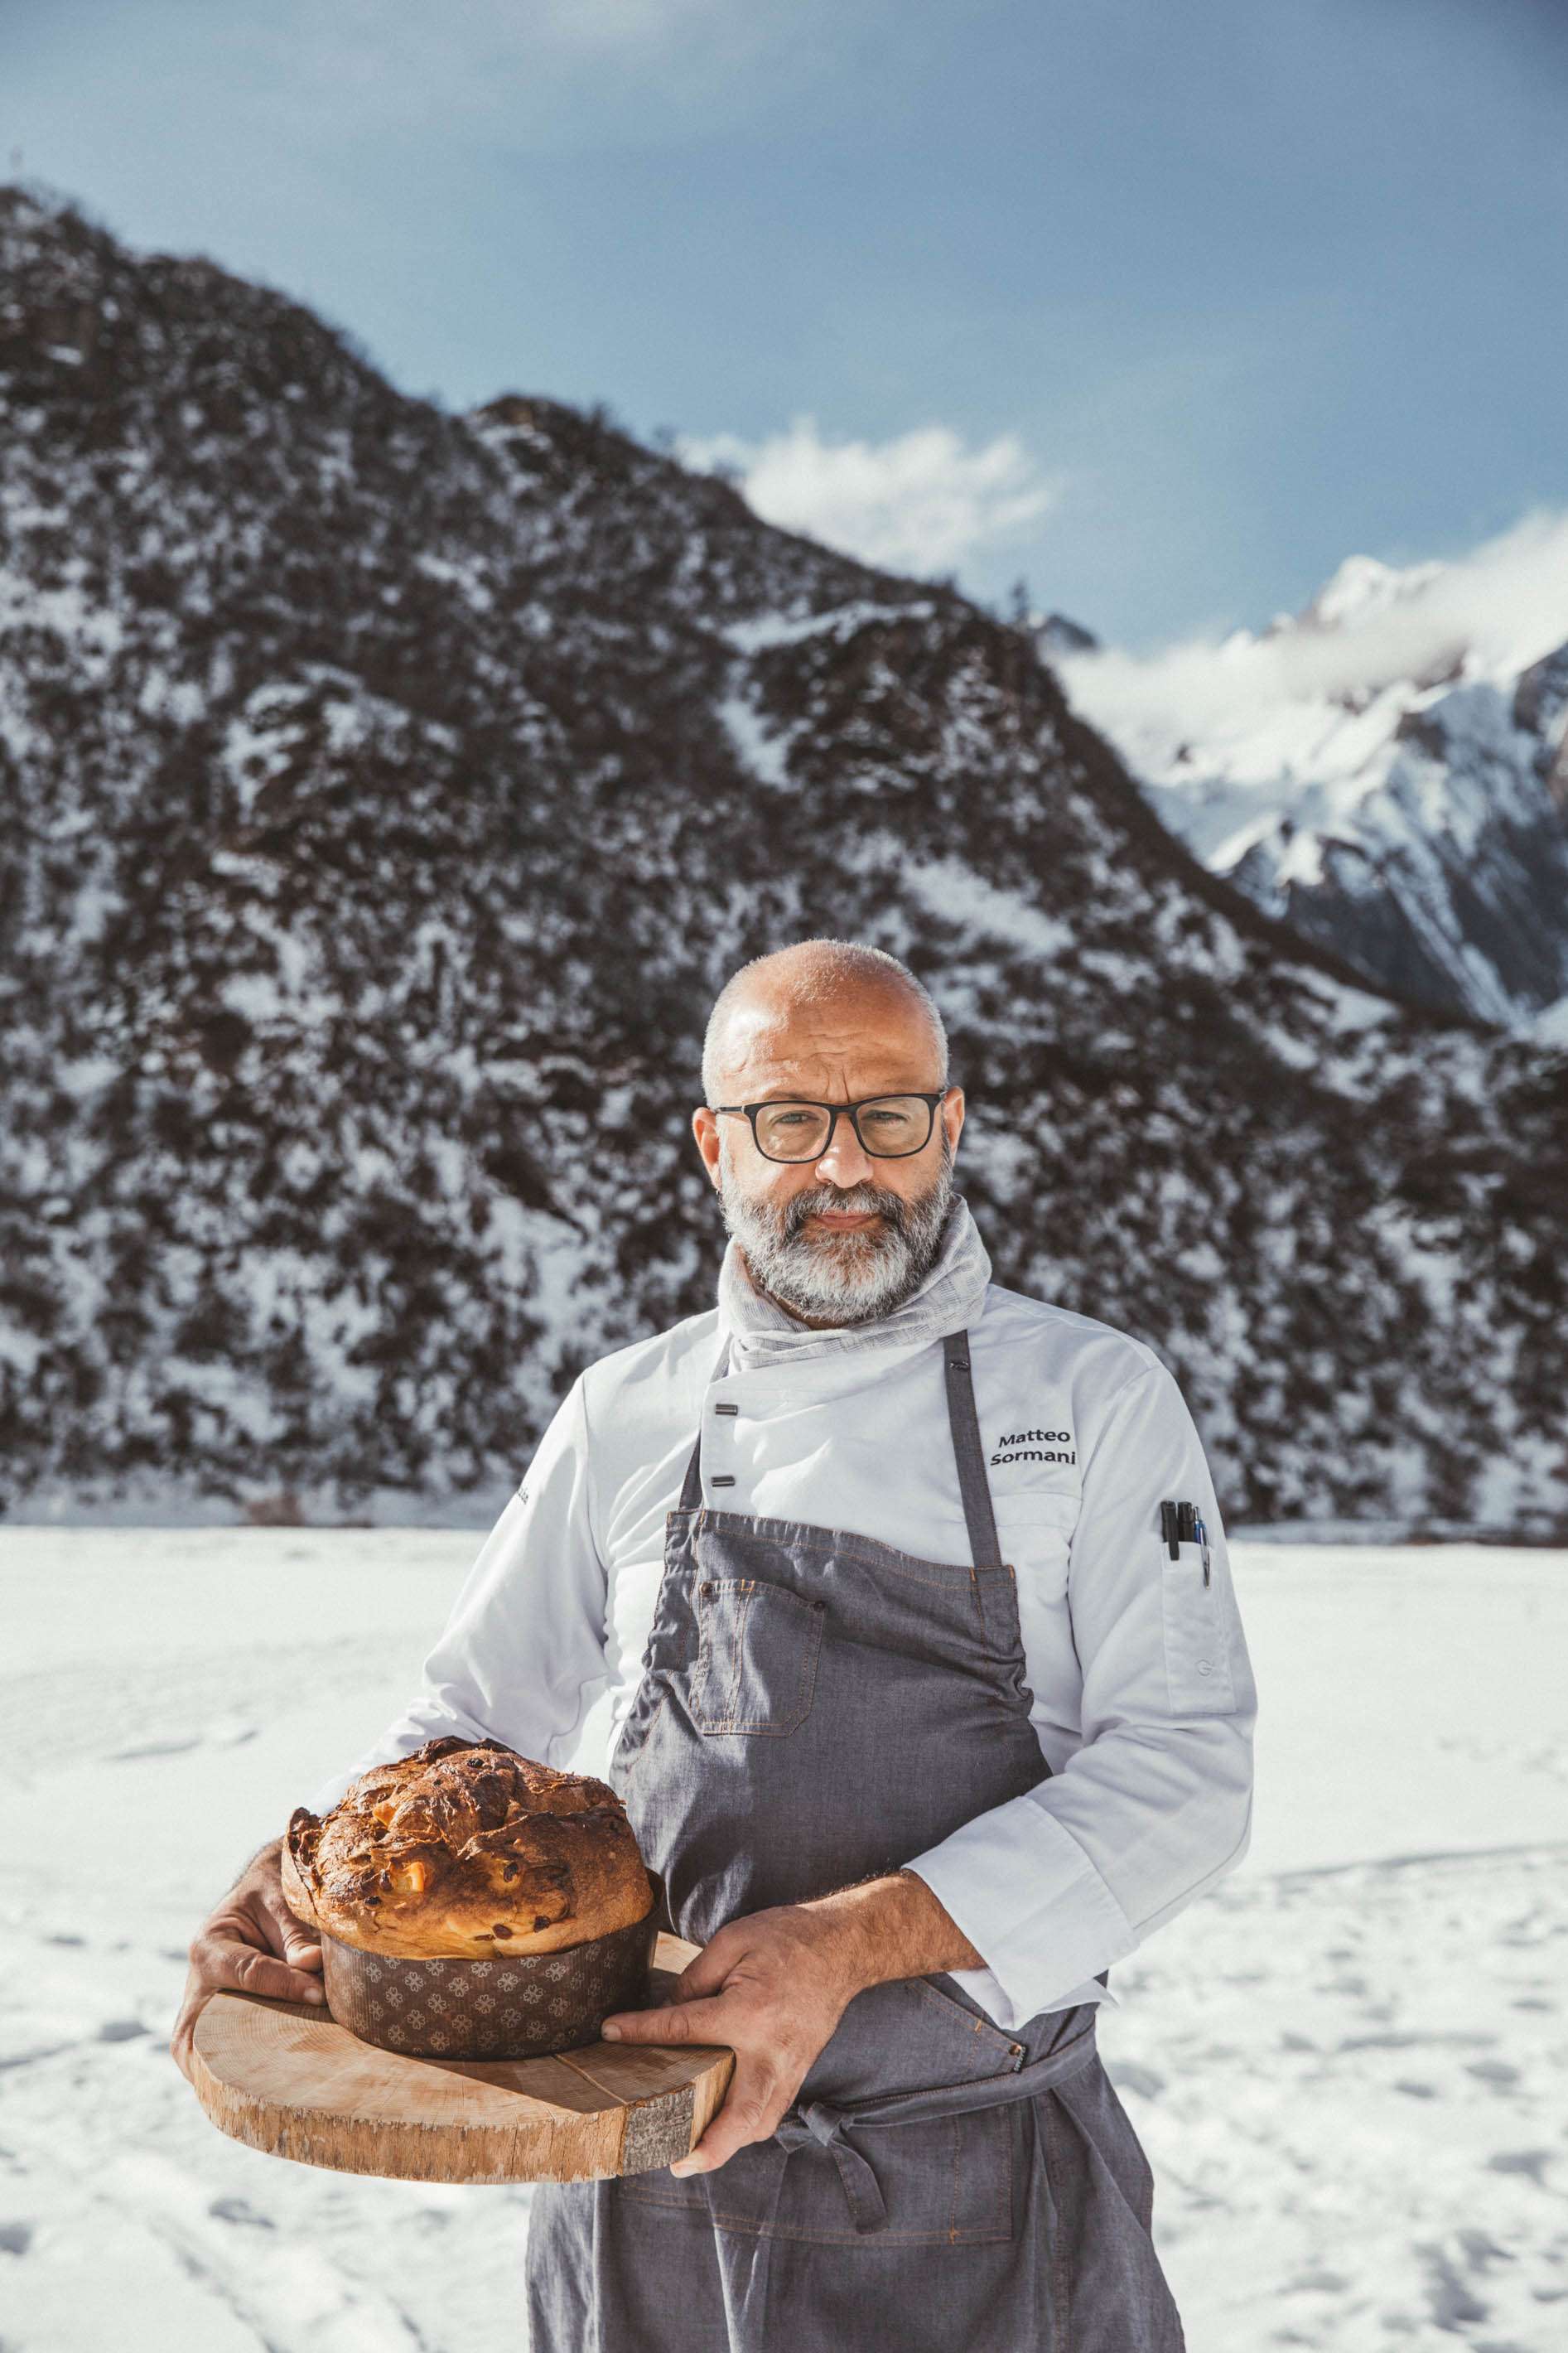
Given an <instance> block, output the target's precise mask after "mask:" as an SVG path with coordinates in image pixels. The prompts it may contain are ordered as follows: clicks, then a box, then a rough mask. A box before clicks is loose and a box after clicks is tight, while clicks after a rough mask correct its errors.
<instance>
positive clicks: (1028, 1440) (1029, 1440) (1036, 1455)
mask: <svg viewBox="0 0 1568 2353" xmlns="http://www.w3.org/2000/svg"><path fill="white" fill-rule="evenodd" d="M1064 1448H1065V1449H1067V1450H1068V1451H1065V1452H1064V1451H1062V1450H1063V1449H1064ZM1009 1449H1011V1451H1008V1450H1009ZM1076 1461H1078V1453H1077V1451H1076V1449H1074V1448H1073V1440H1072V1432H1071V1430H1009V1431H1008V1433H1007V1435H1006V1437H1005V1438H999V1439H998V1440H997V1441H996V1451H995V1453H994V1455H993V1456H992V1457H991V1467H992V1469H993V1470H994V1469H995V1468H996V1466H997V1465H998V1464H999V1463H1002V1462H1076Z"/></svg>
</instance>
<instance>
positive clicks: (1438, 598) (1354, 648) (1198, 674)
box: [1057, 509, 1568, 741]
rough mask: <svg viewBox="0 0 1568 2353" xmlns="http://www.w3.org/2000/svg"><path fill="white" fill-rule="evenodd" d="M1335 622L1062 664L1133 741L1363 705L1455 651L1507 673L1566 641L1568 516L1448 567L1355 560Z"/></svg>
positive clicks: (1079, 698)
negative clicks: (1291, 710)
mask: <svg viewBox="0 0 1568 2353" xmlns="http://www.w3.org/2000/svg"><path fill="white" fill-rule="evenodd" d="M1320 599H1321V602H1322V605H1323V606H1324V607H1326V608H1327V611H1328V613H1329V615H1330V616H1331V618H1330V619H1329V620H1328V621H1327V622H1324V621H1322V620H1319V621H1317V622H1316V623H1314V621H1313V619H1312V618H1311V615H1312V609H1313V607H1312V605H1309V606H1308V607H1305V608H1304V609H1303V613H1302V614H1301V615H1300V617H1290V616H1287V615H1281V616H1279V617H1278V618H1277V619H1276V621H1275V622H1274V623H1273V624H1271V625H1270V628H1269V629H1268V630H1265V631H1263V632H1261V633H1259V634H1257V635H1255V634H1254V633H1253V632H1252V631H1250V630H1247V629H1237V630H1235V631H1233V632H1232V633H1231V634H1230V635H1229V636H1228V637H1226V638H1218V637H1214V636H1209V637H1197V638H1184V639H1181V640H1179V641H1177V642H1175V643H1173V644H1171V645H1168V646H1165V647H1163V648H1160V649H1157V650H1156V651H1154V652H1152V653H1150V654H1145V655H1139V654H1131V653H1127V652H1124V651H1121V650H1120V649H1117V648H1115V647H1109V648H1107V649H1104V650H1103V651H1101V652H1099V653H1087V654H1074V655H1070V656H1067V657H1063V658H1060V659H1058V662H1057V667H1058V670H1060V672H1061V675H1062V678H1063V681H1064V682H1065V683H1066V684H1067V686H1068V691H1069V692H1070V693H1071V695H1072V698H1073V700H1074V702H1076V703H1077V704H1078V705H1079V708H1080V709H1081V710H1082V711H1083V712H1084V714H1085V716H1086V717H1087V718H1089V719H1090V720H1093V721H1097V722H1098V723H1100V724H1104V725H1114V726H1115V727H1116V728H1117V730H1118V732H1119V733H1123V734H1127V733H1139V732H1141V731H1147V733H1148V734H1149V736H1150V737H1151V738H1153V737H1158V736H1163V735H1164V734H1165V733H1167V732H1168V731H1172V730H1174V731H1177V732H1179V733H1184V734H1191V735H1192V736H1193V737H1194V738H1195V739H1197V740H1200V741H1205V740H1210V739H1213V738H1215V737H1216V736H1222V737H1233V736H1235V735H1237V733H1241V732H1244V731H1245V730H1246V729H1247V726H1248V724H1249V723H1250V722H1251V721H1253V720H1254V719H1256V718H1258V717H1259V716H1261V715H1263V714H1266V713H1267V712H1270V711H1278V710H1279V709H1280V707H1281V706H1284V705H1289V704H1291V703H1298V704H1308V703H1322V702H1325V701H1327V700H1330V699H1332V700H1335V701H1348V702H1352V703H1353V704H1357V705H1359V704H1363V703H1364V702H1366V701H1368V700H1369V699H1370V698H1371V697H1372V696H1373V695H1375V694H1376V693H1377V692H1378V691H1379V690H1380V689H1381V688H1383V687H1385V686H1389V685H1392V684H1394V683H1396V682H1398V681H1406V680H1411V679H1418V678H1422V677H1432V678H1435V677H1436V674H1437V673H1438V672H1439V671H1440V670H1443V669H1444V668H1446V667H1447V665H1448V664H1449V663H1450V662H1452V661H1453V660H1454V659H1456V658H1457V657H1458V656H1460V655H1464V656H1465V657H1466V668H1467V671H1468V674H1469V675H1471V676H1482V677H1484V676H1497V677H1509V676H1511V675H1512V674H1513V673H1514V672H1516V671H1517V670H1521V669H1522V668H1523V667H1524V666H1525V665H1526V664H1527V663H1530V662H1532V661H1538V660H1539V659H1541V657H1542V655H1543V654H1547V653H1550V652H1552V650H1553V649H1555V648H1556V647H1557V646H1560V645H1562V644H1563V642H1564V641H1565V640H1568V512H1561V511H1559V512H1552V511H1551V510H1548V509H1538V510H1536V511H1535V512H1531V513H1530V514H1527V515H1526V516H1525V517H1524V518H1523V519H1522V520H1521V522H1518V523H1516V524H1514V525H1513V526H1512V528H1511V529H1510V530H1508V531H1506V532H1502V533H1499V535H1498V536H1497V537H1496V538H1495V539H1489V540H1487V541H1484V542H1483V543H1481V545H1479V547H1476V548H1473V549H1472V550H1471V551H1470V552H1469V554H1467V555H1462V556H1458V557H1455V558H1453V559H1452V560H1451V561H1447V562H1437V561H1433V562H1428V563H1424V564H1415V565H1409V566H1407V567H1405V569H1404V570H1397V569H1394V568H1392V567H1389V566H1386V565H1381V564H1378V563H1377V562H1376V561H1375V560H1374V559H1373V558H1371V557H1366V556H1352V557H1350V558H1348V559H1347V561H1346V562H1345V563H1344V564H1342V565H1341V566H1340V569H1339V571H1338V572H1337V573H1336V574H1335V575H1334V577H1333V580H1332V581H1331V582H1329V583H1326V584H1325V587H1324V589H1323V590H1321V591H1320V592H1319V597H1318V598H1315V599H1314V600H1313V604H1318V603H1319V601H1320Z"/></svg>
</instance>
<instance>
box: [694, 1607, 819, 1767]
mask: <svg viewBox="0 0 1568 2353" xmlns="http://www.w3.org/2000/svg"><path fill="white" fill-rule="evenodd" d="M694 1598H695V1602H696V1610H697V1630H698V1650H697V1663H696V1665H695V1667H694V1668H693V1669H692V1674H691V1701H690V1708H691V1721H692V1723H693V1724H694V1725H696V1726H697V1729H698V1730H699V1732H706V1733H724V1732H773V1733H788V1732H794V1731H795V1730H797V1729H798V1727H799V1726H800V1725H802V1724H804V1723H805V1719H806V1716H807V1715H808V1714H809V1713H810V1709H811V1703H812V1698H813V1696H814V1694H815V1693H816V1660H817V1653H818V1651H820V1650H821V1648H822V1620H823V1618H824V1615H825V1614H826V1612H825V1605H824V1604H823V1603H822V1602H820V1601H805V1600H803V1599H802V1598H801V1596H800V1595H799V1594H798V1593H792V1592H791V1591H790V1589H789V1588H788V1587H787V1586H784V1585H764V1584H763V1583H761V1582H760V1581H759V1580H758V1579H757V1578H756V1577H702V1578H700V1580H699V1581H698V1584H697V1586H696V1587H695V1588H694Z"/></svg>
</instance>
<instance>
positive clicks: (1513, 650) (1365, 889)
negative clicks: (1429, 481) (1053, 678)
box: [1048, 550, 1568, 1034]
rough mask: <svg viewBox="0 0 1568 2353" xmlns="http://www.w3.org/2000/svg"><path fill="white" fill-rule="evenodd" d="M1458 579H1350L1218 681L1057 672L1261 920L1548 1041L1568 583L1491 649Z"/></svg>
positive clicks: (1563, 954) (1084, 653)
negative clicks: (1543, 1026)
mask: <svg viewBox="0 0 1568 2353" xmlns="http://www.w3.org/2000/svg"><path fill="white" fill-rule="evenodd" d="M1563 563H1564V565H1568V550H1565V551H1564V555H1563ZM1452 571H1453V568H1452V567H1449V566H1447V565H1442V564H1423V565H1411V566H1409V567H1408V568H1407V569H1405V570H1404V571H1396V570H1394V569H1393V568H1392V567H1390V566H1389V565H1382V564H1378V563H1376V562H1374V561H1373V559H1372V558H1370V557H1366V556H1352V557H1351V558H1350V559H1349V560H1348V561H1347V562H1346V563H1345V564H1343V565H1342V566H1341V567H1340V570H1339V571H1338V572H1337V573H1336V574H1335V575H1334V577H1333V579H1332V580H1331V581H1330V582H1328V583H1327V584H1326V585H1325V586H1324V587H1323V588H1322V589H1321V591H1320V592H1319V594H1318V595H1317V596H1315V597H1314V598H1313V599H1312V600H1311V602H1310V604H1309V605H1308V606H1307V607H1305V609H1304V610H1303V611H1302V612H1301V613H1300V614H1298V615H1289V616H1281V617H1279V619H1278V620H1276V621H1275V622H1273V623H1272V624H1271V625H1270V627H1269V628H1268V629H1267V630H1265V631H1263V632H1262V633H1261V635H1260V636H1258V637H1256V638H1255V637H1253V636H1252V635H1251V634H1250V633H1249V632H1247V631H1246V630H1238V631H1237V633H1236V635H1235V636H1234V638H1231V639H1229V640H1228V641H1227V642H1226V645H1225V646H1223V647H1221V648H1219V649H1216V650H1215V656H1214V658H1213V659H1212V660H1211V661H1210V662H1209V663H1208V664H1206V665H1198V664H1193V663H1184V662H1183V661H1182V660H1180V659H1172V660H1170V661H1168V662H1166V663H1164V664H1163V665H1161V664H1160V663H1158V662H1155V663H1152V664H1150V665H1148V666H1147V667H1146V669H1145V670H1144V671H1143V675H1142V677H1139V676H1138V675H1137V668H1138V666H1136V665H1134V666H1133V670H1132V673H1131V674H1130V673H1129V670H1128V669H1127V668H1126V667H1125V666H1123V665H1122V664H1121V663H1119V662H1118V660H1117V659H1116V658H1115V657H1114V656H1112V657H1111V659H1110V660H1109V661H1107V660H1104V659H1100V658H1099V653H1098V649H1083V648H1079V647H1074V646H1070V645H1060V646H1059V647H1058V649H1056V650H1055V651H1053V653H1052V654H1051V655H1050V656H1049V657H1048V658H1050V659H1058V657H1059V667H1060V670H1061V673H1062V676H1063V680H1064V683H1065V684H1066V686H1067V689H1068V693H1069V695H1070V696H1071V698H1072V700H1073V702H1074V704H1075V707H1077V708H1079V709H1080V710H1081V711H1082V712H1083V713H1084V715H1085V716H1086V717H1088V718H1089V719H1091V720H1092V721H1093V722H1094V723H1096V724H1097V725H1099V726H1100V727H1101V728H1103V729H1104V730H1105V731H1106V732H1107V733H1109V734H1110V736H1111V738H1112V739H1113V741H1114V742H1115V743H1116V744H1117V746H1118V748H1119V749H1120V750H1121V753H1122V754H1123V756H1124V757H1125V758H1126V760H1127V761H1128V763H1129V765H1131V768H1132V769H1133V771H1134V773H1135V774H1136V775H1137V776H1139V777H1140V779H1141V780H1142V782H1143V783H1144V784H1145V786H1146V787H1147V788H1148V790H1149V794H1150V798H1151V801H1152V805H1153V806H1154V807H1155V808H1157V809H1158V811H1159V813H1160V815H1161V816H1162V818H1164V819H1165V821H1166V822H1167V823H1168V824H1169V825H1171V826H1172V827H1173V828H1174V830H1176V831H1177V832H1179V833H1180V834H1182V836H1183V837H1184V839H1186V840H1187V841H1188V842H1189V843H1190V844H1191V846H1192V848H1193V849H1194V850H1196V852H1197V854H1198V855H1199V856H1200V857H1201V858H1202V859H1204V860H1205V863H1206V864H1208V865H1209V866H1210V867H1211V868H1212V869H1213V870H1214V871H1215V873H1219V874H1224V875H1226V877H1228V879H1229V880H1230V881H1233V882H1234V883H1236V884H1237V887H1238V888H1239V889H1241V890H1243V891H1245V892H1247V895H1248V897H1249V898H1251V899H1253V900H1254V901H1255V902H1257V904H1258V906H1260V907H1263V908H1265V909H1267V910H1268V913H1271V914H1277V915H1279V916H1281V917H1282V918H1284V920H1285V921H1287V922H1288V923H1291V924H1292V925H1294V926H1295V927H1296V928H1297V929H1298V930H1299V931H1300V932H1301V933H1302V934H1304V935H1305V936H1306V937H1307V938H1309V939H1311V940H1315V941H1317V942H1320V943H1321V944H1322V945H1324V946H1325V947H1328V948H1330V949H1331V950H1332V951H1333V952H1334V953H1335V954H1337V955H1342V956H1343V957H1344V958H1345V959H1346V961H1347V962H1349V963H1350V964H1352V965H1354V966H1355V967H1356V969H1357V970H1358V971H1360V972H1361V973H1362V974H1363V976H1365V977H1366V978H1368V979H1370V980H1371V981H1372V982H1373V986H1374V987H1382V988H1386V989H1388V990H1390V991H1391V992H1393V994H1394V995H1395V996H1399V997H1409V998H1412V999H1414V1000H1415V1002H1416V1003H1418V1004H1423V1005H1428V1006H1431V1007H1434V1008H1437V1009H1439V1010H1442V1011H1447V1012H1455V1013H1460V1014H1468V1015H1471V1016H1473V1017H1475V1018H1479V1019H1481V1020H1485V1021H1492V1022H1498V1023H1501V1024H1506V1025H1508V1026H1510V1027H1515V1028H1520V1029H1526V1030H1530V1029H1534V1028H1536V1027H1537V1025H1538V1022H1539V1019H1540V1017H1541V1016H1542V1014H1547V1015H1549V1016H1550V1015H1551V1014H1552V1008H1559V1007H1561V1008H1562V1011H1561V1013H1560V1014H1558V1015H1557V1016H1556V1017H1555V1019H1556V1022H1557V1024H1558V1026H1562V1025H1563V1021H1564V1018H1565V1017H1568V1002H1565V1001H1564V1000H1568V643H1565V642H1559V641H1557V638H1558V633H1559V632H1560V631H1561V629H1562V627H1563V620H1562V615H1563V610H1564V608H1568V577H1564V579H1563V581H1561V582H1560V583H1559V584H1558V586H1557V589H1556V593H1555V595H1554V596H1552V595H1544V596H1541V597H1540V598H1539V599H1538V600H1524V601H1522V609H1521V610H1520V611H1519V612H1518V614H1517V615H1513V614H1509V615H1508V617H1507V618H1506V620H1505V623H1504V626H1503V627H1502V628H1500V629H1499V630H1497V631H1496V632H1493V631H1490V630H1489V631H1486V632H1484V633H1480V632H1478V633H1477V634H1476V635H1471V634H1469V633H1468V631H1467V629H1466V628H1465V625H1464V620H1463V617H1462V616H1461V614H1460V613H1459V612H1458V609H1457V608H1458V604H1459V601H1460V600H1459V598H1458V596H1456V593H1455V582H1454V579H1453V576H1452ZM1500 602H1501V600H1500ZM1543 633H1544V634H1545V635H1546V637H1547V639H1548V642H1547V643H1546V644H1545V646H1544V647H1543V648H1542V643H1541V640H1542V634H1543ZM1227 676H1228V681H1229V683H1230V685H1231V686H1232V687H1233V689H1234V691H1232V692H1230V693H1228V694H1227V693H1226V692H1225V691H1224V690H1225V688H1226V683H1227ZM1565 1034H1568V1029H1565Z"/></svg>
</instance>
